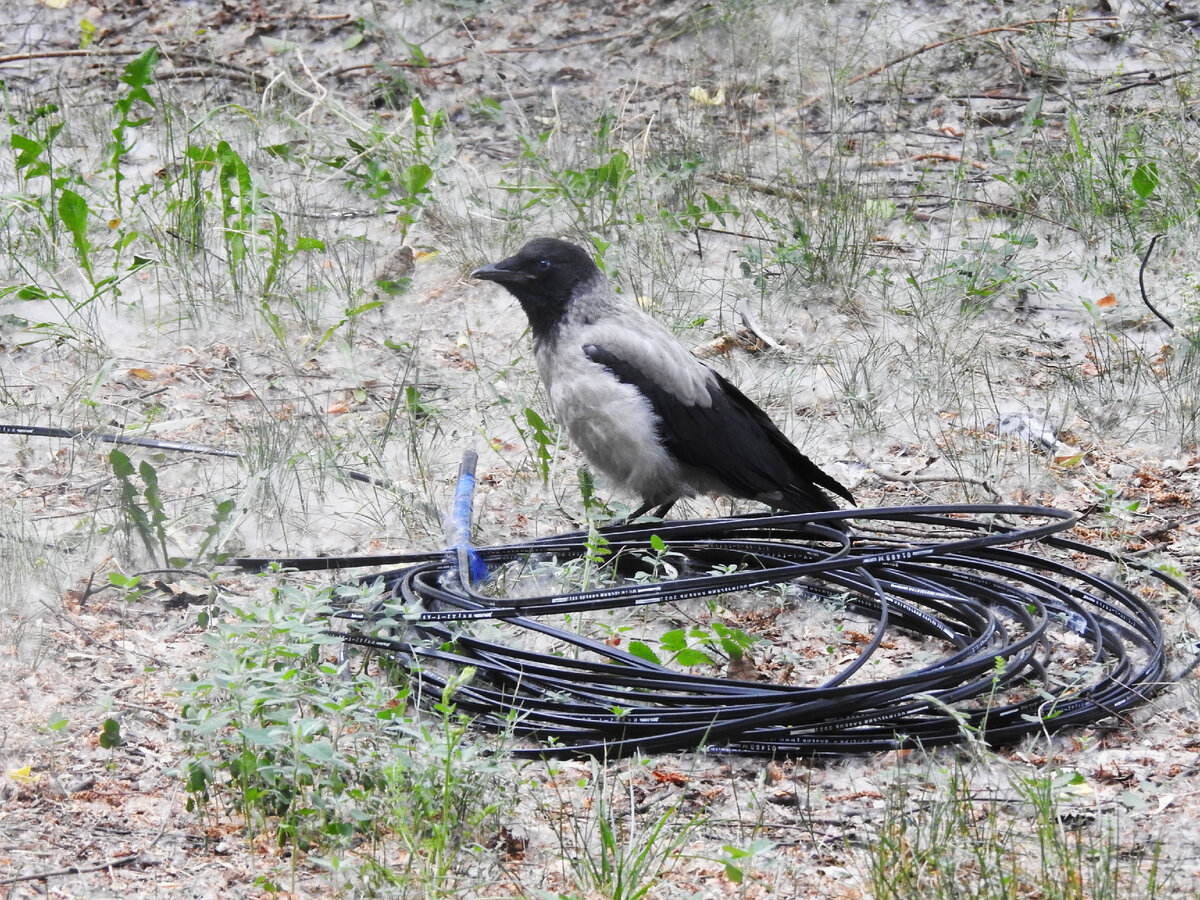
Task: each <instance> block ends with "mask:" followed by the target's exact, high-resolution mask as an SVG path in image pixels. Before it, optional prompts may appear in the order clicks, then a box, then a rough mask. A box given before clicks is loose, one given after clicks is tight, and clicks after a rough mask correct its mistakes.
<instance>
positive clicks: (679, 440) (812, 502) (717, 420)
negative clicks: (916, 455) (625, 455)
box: [583, 344, 854, 512]
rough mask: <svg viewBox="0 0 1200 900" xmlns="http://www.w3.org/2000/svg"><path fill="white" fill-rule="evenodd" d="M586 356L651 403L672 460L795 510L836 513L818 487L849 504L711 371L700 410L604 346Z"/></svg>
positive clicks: (837, 486) (588, 349) (836, 485)
mask: <svg viewBox="0 0 1200 900" xmlns="http://www.w3.org/2000/svg"><path fill="white" fill-rule="evenodd" d="M583 352H584V353H585V354H586V355H587V357H588V358H589V359H591V360H592V361H593V362H596V363H599V364H600V365H602V366H604V367H605V368H606V369H608V370H609V371H610V372H612V373H613V375H615V376H616V377H617V378H618V379H620V380H621V381H623V382H625V383H626V384H630V385H633V386H634V387H636V388H637V389H638V390H639V391H641V392H642V394H643V395H644V396H645V397H646V399H647V400H649V401H650V405H651V406H652V407H653V409H654V412H655V414H656V415H657V416H658V417H659V419H660V420H661V421H662V426H661V431H662V434H661V438H662V441H663V444H664V445H665V446H666V448H667V450H668V451H669V452H670V453H671V454H673V455H674V456H675V458H676V459H678V460H679V461H680V462H682V463H685V464H687V465H690V466H694V467H695V468H697V469H700V470H702V471H705V472H708V473H710V474H711V475H712V476H713V477H715V478H716V479H718V480H719V481H721V482H722V483H724V484H725V485H727V486H728V487H729V489H730V491H731V492H733V493H736V494H738V495H740V496H743V497H748V498H760V497H763V496H769V495H772V494H777V495H779V496H780V497H781V499H780V500H779V501H778V502H777V503H776V504H774V505H778V506H779V507H781V508H783V509H788V510H791V511H793V512H814V511H819V510H826V509H836V508H837V506H836V504H835V503H834V502H833V501H832V500H831V499H830V498H829V497H828V496H827V495H826V494H825V493H824V491H822V490H821V489H820V488H824V489H825V490H827V491H831V492H832V493H834V494H837V495H839V496H841V497H844V498H846V499H847V500H849V501H850V502H851V503H853V502H854V497H853V496H852V495H851V493H850V491H848V490H847V489H846V488H845V487H844V486H843V485H842V484H841V483H840V482H838V481H837V480H836V479H835V478H833V477H831V476H830V475H827V474H826V473H825V472H823V471H822V470H821V469H820V468H819V467H818V466H817V464H816V463H814V462H813V461H812V460H811V459H809V458H808V457H807V456H805V455H804V454H803V453H801V452H800V451H799V450H797V449H796V446H795V445H794V444H793V443H792V442H791V441H789V440H788V439H787V437H785V436H784V434H783V432H781V431H780V430H779V428H778V427H776V425H775V423H774V422H772V421H771V419H770V417H769V416H768V415H767V414H766V413H765V412H763V411H762V410H761V409H759V408H758V407H757V406H756V405H755V404H754V403H753V402H752V401H751V400H750V399H749V398H748V397H746V395H745V394H743V393H742V392H741V391H739V390H738V389H737V388H736V387H734V386H733V385H732V384H731V383H730V382H729V381H727V380H726V379H725V378H723V377H722V376H721V375H720V373H718V372H714V371H712V370H711V369H710V370H709V371H710V372H711V374H712V376H713V379H714V380H713V381H712V383H711V385H710V386H709V397H710V399H711V403H710V404H709V405H708V406H703V405H698V404H694V403H688V402H686V401H684V400H682V399H681V398H680V397H679V396H678V395H677V394H675V393H674V392H672V391H671V390H670V389H668V388H665V387H663V385H662V384H661V383H659V382H657V381H655V380H654V379H652V378H649V377H647V375H646V373H645V372H644V371H642V370H641V369H640V368H638V367H637V366H635V365H634V364H632V363H630V362H629V361H628V360H626V359H622V358H621V357H619V356H617V355H616V354H614V353H613V352H611V351H610V350H607V349H606V348H604V347H601V346H599V345H597V344H587V345H585V346H584V348H583ZM697 365H703V364H702V363H699V362H697ZM705 368H707V366H705ZM818 486H819V487H818Z"/></svg>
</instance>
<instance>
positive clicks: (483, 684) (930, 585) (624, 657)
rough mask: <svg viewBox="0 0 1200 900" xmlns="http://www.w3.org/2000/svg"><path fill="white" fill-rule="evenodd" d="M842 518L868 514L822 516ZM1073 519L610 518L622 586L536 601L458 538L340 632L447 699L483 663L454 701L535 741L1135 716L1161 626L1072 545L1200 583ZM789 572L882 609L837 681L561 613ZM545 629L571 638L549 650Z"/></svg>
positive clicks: (875, 739)
mask: <svg viewBox="0 0 1200 900" xmlns="http://www.w3.org/2000/svg"><path fill="white" fill-rule="evenodd" d="M838 516H841V517H844V518H845V519H852V520H853V521H854V525H855V530H853V531H852V532H850V534H849V535H847V534H845V533H843V532H841V531H840V530H838V529H836V528H832V527H830V526H829V525H827V524H822V523H823V522H827V521H828V520H829V519H831V518H836V517H838ZM1076 518H1077V517H1076V516H1075V514H1073V513H1068V512H1064V511H1062V510H1056V509H1047V508H1041V507H1026V506H989V505H953V506H921V507H895V508H884V509H866V510H854V511H845V512H842V513H822V514H812V515H783V516H772V515H767V516H746V517H735V518H727V519H715V520H700V521H681V522H662V523H655V524H653V525H641V524H639V525H631V526H624V527H620V528H608V529H602V530H601V531H600V535H601V536H602V537H603V538H604V540H605V541H606V542H607V543H606V545H605V549H606V550H607V551H608V552H609V554H610V555H609V556H608V557H607V559H608V562H607V565H608V567H609V570H610V571H611V572H612V573H614V574H613V577H614V578H617V579H619V580H618V582H617V583H615V584H612V585H607V586H604V587H599V588H593V589H589V590H580V591H575V592H566V593H561V594H539V595H537V596H533V597H520V596H507V595H499V596H491V595H489V594H488V593H487V592H486V590H484V588H485V587H487V585H480V584H476V577H475V576H474V575H473V574H472V569H474V570H476V571H481V570H480V569H479V568H478V566H473V565H470V564H468V562H466V561H465V560H464V559H463V557H464V554H463V552H462V545H461V542H459V543H458V544H457V545H456V547H455V550H454V552H452V553H449V554H415V555H412V556H410V557H408V558H407V561H408V562H409V563H410V564H409V565H407V566H405V567H403V568H398V569H392V570H388V571H384V572H381V573H379V574H375V575H368V576H364V577H362V578H360V579H357V580H356V581H355V582H353V584H354V586H355V587H357V588H360V589H361V588H363V587H366V586H369V585H372V584H374V585H377V586H378V588H379V589H380V590H382V592H383V596H384V598H385V599H384V600H383V601H379V600H378V595H376V600H375V601H373V602H372V603H364V604H359V605H350V604H348V603H346V602H344V601H343V602H342V605H341V606H340V608H339V609H338V610H337V611H336V612H335V617H336V618H338V619H340V620H343V621H344V622H345V625H344V627H345V628H346V629H347V630H345V631H339V632H338V634H339V635H340V636H341V637H342V638H343V640H344V641H345V642H346V643H347V644H350V645H356V646H360V647H363V648H369V649H372V650H374V651H377V652H378V653H380V654H381V656H382V657H383V658H384V659H385V660H386V661H387V662H388V664H390V665H391V666H393V667H394V668H395V669H396V670H397V672H398V674H399V675H401V676H402V677H403V678H405V679H407V681H408V683H409V684H410V686H411V689H412V691H413V692H414V694H415V695H416V696H417V697H418V698H424V699H428V700H430V701H431V702H436V701H437V700H438V699H440V697H441V693H442V690H443V689H444V688H445V686H446V685H447V683H448V682H449V681H450V680H451V679H452V678H455V677H456V676H457V675H459V674H461V673H462V671H463V670H464V669H465V668H467V667H471V668H473V669H474V671H475V675H474V677H473V678H472V679H471V680H470V681H469V682H467V683H466V684H464V685H462V686H459V687H458V688H457V690H456V692H455V693H454V699H453V702H454V703H455V704H456V705H457V707H458V708H459V709H460V710H462V711H463V712H466V713H469V714H471V715H473V716H475V717H476V718H477V721H478V722H480V723H481V724H482V725H484V726H486V727H489V728H492V729H495V730H499V731H508V732H511V733H513V734H514V735H516V736H519V737H522V738H528V739H530V740H531V741H533V742H535V743H534V744H531V745H527V746H522V747H519V748H518V749H517V750H516V751H515V752H516V754H517V755H519V756H546V755H551V756H575V755H581V754H592V755H606V756H609V757H612V756H619V755H625V754H630V753H634V752H662V751H672V750H684V749H691V748H697V747H703V748H705V749H707V750H708V751H710V752H714V753H724V754H796V755H816V754H844V753H854V752H867V751H878V750H887V749H899V748H908V747H916V746H926V747H929V746H936V745H940V744H949V743H957V742H961V741H964V740H967V739H968V736H970V735H976V736H978V737H979V738H980V739H983V740H986V741H988V742H990V743H1009V742H1012V741H1015V740H1017V739H1019V738H1021V737H1023V736H1025V735H1028V734H1031V733H1040V732H1049V731H1054V730H1057V729H1059V728H1063V727H1068V726H1070V727H1077V726H1080V725H1085V724H1091V723H1095V722H1099V721H1101V720H1104V719H1109V718H1112V717H1113V716H1119V715H1121V714H1122V713H1124V712H1125V711H1127V710H1129V709H1132V708H1133V707H1135V706H1138V705H1140V704H1142V703H1145V702H1146V701H1147V700H1148V699H1149V698H1150V697H1152V696H1153V695H1154V694H1155V693H1157V692H1158V691H1159V690H1161V689H1162V688H1163V687H1164V686H1165V685H1166V684H1168V683H1169V678H1168V677H1167V675H1166V653H1165V650H1164V635H1163V631H1162V625H1161V623H1160V620H1159V618H1158V616H1157V614H1156V613H1155V611H1154V609H1153V608H1152V607H1151V605H1150V604H1149V602H1148V601H1147V600H1146V599H1144V598H1143V597H1142V596H1141V593H1142V592H1141V591H1139V592H1134V591H1132V590H1130V589H1129V588H1127V587H1125V586H1123V585H1121V584H1118V583H1116V582H1114V581H1112V580H1109V579H1107V578H1105V577H1101V576H1100V575H1097V574H1095V573H1092V572H1088V571H1085V570H1082V569H1080V568H1077V567H1076V566H1075V565H1072V564H1071V562H1069V561H1068V560H1069V559H1070V558H1071V557H1076V558H1091V559H1092V560H1094V561H1097V562H1100V563H1120V564H1121V565H1122V566H1124V567H1127V569H1128V570H1129V571H1131V572H1136V573H1139V574H1141V575H1144V576H1146V577H1148V578H1150V579H1152V580H1153V581H1155V582H1156V583H1157V584H1158V585H1159V586H1160V591H1159V592H1158V597H1159V598H1160V599H1161V598H1163V597H1165V596H1168V595H1170V594H1172V593H1174V594H1177V595H1178V596H1179V597H1180V598H1183V599H1184V600H1185V602H1191V600H1192V597H1191V594H1190V593H1189V591H1188V589H1187V587H1185V586H1184V585H1183V584H1181V583H1180V582H1178V581H1177V580H1175V579H1174V578H1172V577H1171V576H1169V575H1167V574H1165V573H1162V572H1159V571H1157V570H1155V569H1153V568H1151V567H1149V566H1147V565H1145V564H1144V563H1141V562H1138V561H1133V560H1128V559H1122V558H1120V557H1118V556H1116V555H1114V554H1112V553H1109V552H1108V551H1104V550H1099V549H1096V548H1092V547H1089V546H1087V545H1085V544H1081V543H1079V542H1076V541H1072V540H1069V539H1067V538H1064V537H1061V536H1060V534H1061V533H1062V532H1064V531H1065V530H1066V529H1069V528H1070V527H1071V526H1072V525H1074V523H1075V521H1076ZM652 537H653V541H652ZM659 541H661V542H662V543H665V545H666V547H667V549H668V551H669V556H668V557H667V558H668V559H669V561H670V562H671V564H672V565H673V566H676V567H677V569H678V574H677V575H676V576H675V577H671V578H665V579H664V578H662V577H661V573H659V576H660V577H658V578H657V579H655V580H647V577H646V576H645V575H639V574H638V573H639V572H643V573H651V574H652V573H653V572H654V565H653V559H654V558H655V556H656V552H657V551H656V550H655V549H654V546H655V544H656V543H658V542H659ZM658 547H659V548H661V547H662V544H658ZM595 549H596V545H595V539H594V536H593V537H592V539H589V535H588V534H586V533H583V532H580V533H574V534H567V535H560V536H554V537H549V538H543V539H540V540H534V541H528V542H523V543H519V544H511V545H505V546H498V547H482V548H472V551H471V552H472V554H473V555H474V556H475V557H477V559H478V562H479V563H481V564H482V565H483V566H486V568H487V570H489V571H491V572H493V573H496V572H498V571H499V570H500V569H502V568H503V567H504V566H506V565H508V564H510V563H513V562H515V561H522V560H524V561H529V560H547V561H550V562H551V563H552V565H553V566H562V565H564V564H567V563H569V562H571V561H574V560H581V559H583V558H584V557H586V556H587V555H588V554H589V553H595ZM395 558H396V557H385V558H384V559H395ZM350 559H352V560H354V561H355V564H357V565H371V564H372V563H377V562H378V561H379V559H380V558H372V557H357V558H350ZM647 560H651V561H650V562H647ZM344 561H345V560H343V562H344ZM246 562H248V563H251V564H253V565H258V566H261V565H262V564H263V563H264V560H247V561H246ZM279 562H280V564H281V565H283V566H285V567H286V566H291V565H293V564H295V563H297V562H299V563H309V562H315V561H311V560H280V561H279ZM717 567H724V568H717ZM783 584H786V585H789V586H790V587H789V588H788V590H789V591H790V594H789V596H791V597H794V596H798V597H799V598H800V601H801V602H817V603H828V602H832V601H834V600H837V601H838V602H840V603H842V604H844V607H845V608H846V609H847V610H849V611H852V612H854V613H856V614H858V615H861V616H864V617H866V618H868V619H869V620H871V622H872V624H873V626H874V633H873V634H872V635H871V637H870V638H869V640H867V641H866V643H865V644H864V645H863V646H862V647H861V648H860V649H859V652H858V655H857V656H856V657H855V658H854V659H853V660H852V661H851V662H850V663H848V664H847V665H846V666H845V668H843V669H842V670H841V671H839V672H837V673H835V674H834V675H833V676H832V677H830V678H828V679H827V680H826V681H825V682H824V683H823V684H821V685H819V686H798V685H791V684H774V683H767V682H748V681H738V680H734V679H729V678H722V677H717V676H713V675H699V674H695V673H692V672H687V671H679V670H676V669H673V668H671V667H670V666H667V665H662V664H659V663H656V662H652V661H650V660H647V659H643V658H642V657H640V656H638V655H636V654H633V653H631V652H629V651H627V650H622V649H620V648H618V647H613V646H610V645H609V644H607V643H605V642H603V641H600V640H593V639H590V638H587V637H583V636H581V635H579V634H577V633H573V632H571V631H568V630H566V629H564V628H561V627H558V626H556V625H552V624H550V623H548V622H546V621H543V619H544V617H545V616H548V615H559V614H566V613H570V614H572V615H573V616H575V615H576V614H578V613H581V612H586V611H599V610H612V609H615V608H621V607H631V606H638V605H647V604H657V603H666V602H672V603H676V604H680V605H683V606H684V607H685V608H686V604H687V603H689V602H692V601H695V600H697V599H702V598H707V597H712V596H715V595H719V594H725V593H734V592H738V591H757V590H760V589H762V588H767V587H771V588H774V587H775V586H777V585H783ZM359 593H360V594H361V593H362V591H361V590H360V591H359ZM773 596H774V597H775V599H774V600H773V601H772V602H778V594H777V593H776V594H774V595H773ZM488 622H490V623H491V624H490V625H489V624H487V623H488ZM901 634H907V635H910V636H916V637H918V638H919V637H926V638H930V639H932V640H935V641H937V642H940V644H941V645H942V646H944V652H943V653H942V654H941V655H940V656H939V657H938V658H936V659H935V660H933V661H931V662H928V663H926V664H924V665H921V666H918V667H915V668H913V669H912V670H908V671H903V670H902V671H900V672H898V673H897V674H891V675H888V676H887V677H880V678H877V679H875V680H866V676H865V673H866V672H867V671H869V670H868V668H867V667H868V666H869V665H870V664H872V663H875V662H883V661H885V660H884V659H883V657H881V655H880V654H881V653H882V652H883V650H882V648H883V647H884V646H885V644H887V643H888V638H889V637H894V636H896V635H901ZM547 641H549V642H551V643H552V644H553V645H554V646H555V648H556V650H555V652H551V651H550V650H547V649H539V643H540V644H541V645H544V644H545V643H546V642H547ZM1065 644H1074V645H1076V646H1074V647H1073V648H1070V647H1064V645H1065ZM561 648H565V649H561ZM926 649H928V648H926ZM890 661H891V662H893V663H894V662H895V660H890ZM1195 662H1196V660H1192V661H1191V662H1190V663H1188V668H1191V666H1192V665H1194V664H1195Z"/></svg>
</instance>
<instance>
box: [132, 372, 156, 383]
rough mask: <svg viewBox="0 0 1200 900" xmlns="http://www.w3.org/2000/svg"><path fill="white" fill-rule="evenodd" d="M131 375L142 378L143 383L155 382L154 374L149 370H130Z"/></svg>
mask: <svg viewBox="0 0 1200 900" xmlns="http://www.w3.org/2000/svg"><path fill="white" fill-rule="evenodd" d="M129 374H130V375H132V376H133V377H134V378H140V379H141V380H142V381H153V380H154V373H153V372H151V371H150V370H149V369H130V370H129Z"/></svg>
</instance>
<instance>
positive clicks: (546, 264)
mask: <svg viewBox="0 0 1200 900" xmlns="http://www.w3.org/2000/svg"><path fill="white" fill-rule="evenodd" d="M538 268H539V269H541V270H542V271H543V272H544V271H546V270H547V269H548V268H550V260H548V259H539V260H538Z"/></svg>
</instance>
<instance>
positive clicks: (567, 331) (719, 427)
mask: <svg viewBox="0 0 1200 900" xmlns="http://www.w3.org/2000/svg"><path fill="white" fill-rule="evenodd" d="M471 276H472V277H473V278H481V279H485V280H487V281H494V282H496V283H497V284H501V285H503V286H504V287H505V289H507V290H508V292H509V293H510V294H512V295H513V296H514V297H516V298H517V301H518V302H519V303H520V304H521V308H522V309H523V310H524V311H525V315H526V316H527V317H528V318H529V327H530V330H531V331H532V333H533V355H534V359H535V360H536V362H537V368H538V374H539V375H541V378H542V383H543V384H544V385H545V386H546V393H547V394H548V395H549V400H550V408H551V410H553V412H554V415H555V417H556V418H557V419H558V420H559V421H560V422H561V423H562V424H563V425H564V426H565V427H566V429H567V433H568V434H569V435H570V436H571V440H572V441H574V443H575V444H576V446H578V447H579V449H580V450H582V451H583V454H584V456H586V457H587V459H588V460H589V461H590V462H591V464H592V465H593V466H595V467H596V468H597V469H599V470H600V471H601V472H602V473H603V474H604V475H606V476H607V477H608V478H609V479H611V480H612V481H613V482H614V484H615V485H616V487H617V488H618V489H619V490H622V491H625V492H628V493H630V494H633V495H635V496H637V497H639V498H641V500H642V501H643V506H642V507H641V509H639V510H638V511H637V512H636V513H634V514H633V515H632V516H631V517H630V519H635V518H637V517H638V516H640V515H643V514H644V513H646V512H647V511H648V510H650V509H652V508H655V507H657V510H656V515H658V516H659V517H662V516H663V515H665V514H666V512H667V511H668V510H669V509H670V508H671V506H672V505H673V504H674V503H675V501H676V500H678V499H679V498H680V497H694V496H696V495H697V494H724V495H729V496H734V497H744V498H748V499H751V500H759V501H761V502H763V503H766V504H768V505H769V506H772V507H775V508H777V509H782V510H786V511H788V512H817V511H821V510H832V509H837V505H836V504H835V503H834V502H833V500H832V499H831V498H830V496H829V494H827V493H826V491H830V492H832V493H834V494H837V495H838V496H841V497H844V498H845V499H846V500H849V501H851V502H853V500H854V498H853V497H852V496H851V494H850V492H849V491H848V490H847V489H846V488H845V487H843V486H842V485H841V484H840V483H838V481H836V480H835V479H834V478H831V477H830V476H829V475H827V474H826V473H825V472H823V471H821V469H819V468H818V467H817V466H816V464H815V463H813V462H812V460H810V459H809V458H808V457H807V456H805V455H804V454H803V453H801V452H800V451H799V450H797V449H796V447H795V445H793V444H792V442H791V441H789V440H788V439H787V438H786V437H784V435H783V432H781V431H780V430H779V429H778V428H777V427H776V426H775V423H774V422H772V421H771V419H770V418H769V417H768V416H767V414H766V413H765V412H763V411H762V410H761V409H759V408H758V407H757V406H756V405H755V404H754V403H753V402H751V401H750V400H749V399H748V398H747V397H746V396H745V394H743V393H742V392H741V391H739V390H738V389H737V388H736V387H734V386H733V385H732V384H730V382H729V381H727V380H726V379H725V378H724V377H722V376H721V375H720V374H719V373H718V372H715V371H713V370H712V369H710V368H709V367H708V366H706V365H705V364H704V363H702V362H700V361H699V360H698V359H696V357H694V356H693V355H692V354H691V353H689V352H688V351H687V350H686V349H685V348H684V346H683V345H682V344H680V343H679V341H678V340H676V339H675V337H674V335H672V334H671V332H670V331H668V330H667V329H666V328H665V327H664V326H662V325H660V324H659V323H658V322H656V321H655V320H654V319H652V318H651V317H650V316H648V315H647V314H646V313H645V312H643V311H642V310H641V308H640V307H638V306H637V305H636V304H633V303H630V302H629V301H628V300H626V299H624V298H622V297H621V296H620V295H619V294H617V292H616V291H615V290H613V288H612V285H611V284H609V282H608V279H606V278H605V277H604V275H603V273H602V272H601V271H600V269H599V268H598V267H597V266H596V264H595V262H593V261H592V258H591V257H590V256H589V255H588V254H587V253H586V252H585V251H584V250H583V249H581V248H580V247H577V246H576V245H574V244H570V243H567V242H566V241H560V240H556V239H554V238H537V239H535V240H532V241H530V242H529V243H528V244H526V245H525V246H524V247H522V248H521V249H520V250H519V251H518V252H517V254H516V255H515V256H510V257H509V258H508V259H505V260H502V261H500V262H498V263H493V264H491V265H487V266H482V267H481V268H478V269H476V270H475V271H474V272H472V273H471Z"/></svg>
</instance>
